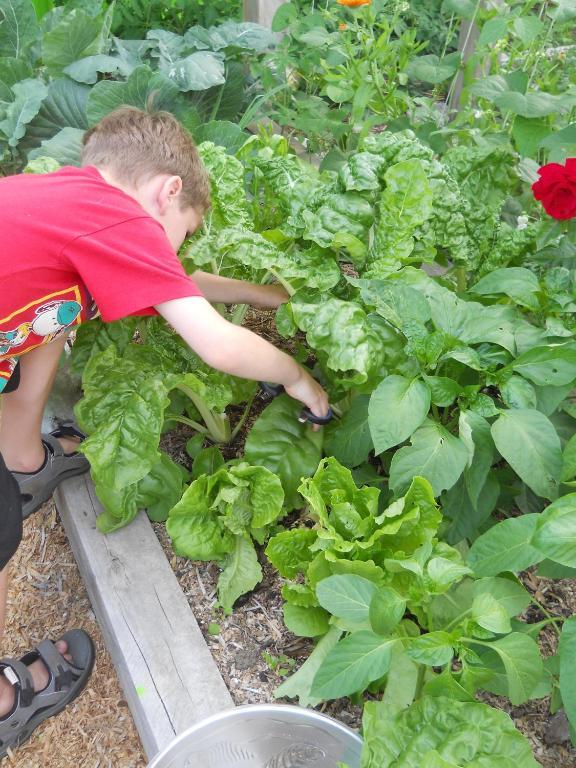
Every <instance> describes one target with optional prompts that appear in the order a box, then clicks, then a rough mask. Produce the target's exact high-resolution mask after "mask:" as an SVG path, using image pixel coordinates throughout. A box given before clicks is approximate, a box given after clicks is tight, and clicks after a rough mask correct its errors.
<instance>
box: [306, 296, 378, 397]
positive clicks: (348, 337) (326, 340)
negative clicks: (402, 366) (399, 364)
mask: <svg viewBox="0 0 576 768" xmlns="http://www.w3.org/2000/svg"><path fill="white" fill-rule="evenodd" d="M291 306H292V312H293V316H294V320H295V322H296V324H297V326H298V327H299V328H300V329H301V330H302V331H305V332H306V340H307V341H308V344H309V345H310V346H311V347H312V349H313V350H315V351H317V352H318V353H320V355H321V359H322V361H323V363H324V366H323V367H324V368H325V369H326V372H327V374H328V376H331V377H332V378H336V379H337V380H338V382H339V383H340V384H342V385H343V386H346V387H347V388H350V387H353V386H354V387H356V386H359V385H361V384H364V383H365V382H367V381H368V380H369V379H370V378H371V377H372V376H374V375H375V374H376V372H377V371H378V370H379V368H380V366H381V365H382V362H383V359H382V358H383V351H384V350H383V344H382V341H381V338H380V335H379V333H378V331H377V330H376V329H375V328H374V327H373V326H372V324H371V323H370V320H369V318H368V316H367V315H366V313H365V312H364V310H363V309H362V307H361V306H360V305H359V304H356V303H355V302H353V301H342V300H340V299H329V300H328V301H325V302H322V303H321V304H304V303H299V302H292V304H291Z"/></svg>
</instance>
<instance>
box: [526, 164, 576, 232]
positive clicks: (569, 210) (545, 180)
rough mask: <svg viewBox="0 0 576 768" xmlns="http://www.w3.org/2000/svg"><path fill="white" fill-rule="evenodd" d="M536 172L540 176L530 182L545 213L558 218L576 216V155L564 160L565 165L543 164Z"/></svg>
mask: <svg viewBox="0 0 576 768" xmlns="http://www.w3.org/2000/svg"><path fill="white" fill-rule="evenodd" d="M538 174H539V176H540V178H539V179H538V181H535V182H534V184H532V192H533V193H534V197H535V198H536V200H540V202H541V203H542V205H543V207H544V210H545V211H546V213H547V214H548V215H549V216H552V218H553V219H560V220H563V219H572V218H573V217H574V216H576V157H572V158H569V159H568V160H566V165H560V164H559V163H548V165H543V166H542V168H539V169H538Z"/></svg>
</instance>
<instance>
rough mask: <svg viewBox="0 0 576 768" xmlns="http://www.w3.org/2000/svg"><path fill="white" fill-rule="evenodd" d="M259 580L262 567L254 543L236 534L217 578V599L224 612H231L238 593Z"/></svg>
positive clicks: (245, 590)
mask: <svg viewBox="0 0 576 768" xmlns="http://www.w3.org/2000/svg"><path fill="white" fill-rule="evenodd" d="M261 580H262V568H261V567H260V563H259V562H258V555H257V554H256V550H255V549H254V545H253V544H252V542H251V541H250V540H249V539H247V538H246V537H244V536H236V537H235V542H234V548H233V550H232V552H230V553H229V554H228V555H226V557H225V559H224V570H223V571H222V573H221V574H220V577H219V579H218V599H219V602H220V605H221V606H222V609H223V610H224V613H227V614H230V613H232V606H233V605H234V603H235V602H236V600H237V599H238V598H239V597H240V595H244V594H245V593H246V592H250V590H251V589H254V587H255V586H256V584H258V583H259V582H260V581H261Z"/></svg>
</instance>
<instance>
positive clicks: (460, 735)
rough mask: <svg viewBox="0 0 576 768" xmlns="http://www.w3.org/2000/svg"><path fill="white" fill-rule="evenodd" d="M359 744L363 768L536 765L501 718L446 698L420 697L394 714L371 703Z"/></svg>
mask: <svg viewBox="0 0 576 768" xmlns="http://www.w3.org/2000/svg"><path fill="white" fill-rule="evenodd" d="M364 742H365V746H364V750H363V752H362V762H361V765H362V768H377V766H378V768H409V766H413V765H415V762H414V761H417V763H418V764H419V765H426V766H428V765H430V766H433V765H434V766H435V767H436V766H437V767H438V768H444V766H462V768H463V767H464V766H470V768H472V766H475V765H478V766H480V765H486V766H488V765H490V766H491V768H497V767H499V766H501V768H509V766H512V765H521V766H523V768H524V766H525V768H537V765H538V763H537V762H536V760H534V758H533V757H532V753H531V749H530V746H529V744H528V742H527V741H526V739H525V737H524V736H522V735H521V734H520V733H519V732H518V731H517V730H516V729H515V728H514V725H513V723H512V721H511V720H510V718H509V717H508V715H506V714H505V713H504V712H501V711H498V710H496V709H492V708H491V707H489V706H487V705H486V704H480V703H478V702H474V703H472V702H462V701H456V700H455V699H452V698H447V697H445V696H438V697H432V696H425V697H423V698H422V699H420V700H419V701H417V702H416V703H415V704H412V706H410V707H409V708H408V709H406V710H404V711H403V712H399V713H397V714H395V713H393V712H392V713H389V712H388V711H387V709H386V706H385V705H384V704H378V703H376V702H370V703H369V704H367V705H366V708H365V714H364ZM434 761H435V762H434Z"/></svg>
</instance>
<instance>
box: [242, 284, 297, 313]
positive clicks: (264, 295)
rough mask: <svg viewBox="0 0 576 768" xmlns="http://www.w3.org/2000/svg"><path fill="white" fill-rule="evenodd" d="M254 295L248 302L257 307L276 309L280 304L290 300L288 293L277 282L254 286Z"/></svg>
mask: <svg viewBox="0 0 576 768" xmlns="http://www.w3.org/2000/svg"><path fill="white" fill-rule="evenodd" d="M254 288H255V291H254V296H253V297H251V300H250V304H251V305H252V306H253V307H258V309H278V307H279V306H280V305H281V304H285V303H286V302H287V301H290V294H289V293H288V291H287V290H286V289H285V288H283V287H282V286H281V285H280V284H279V283H273V284H272V285H258V286H254Z"/></svg>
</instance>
